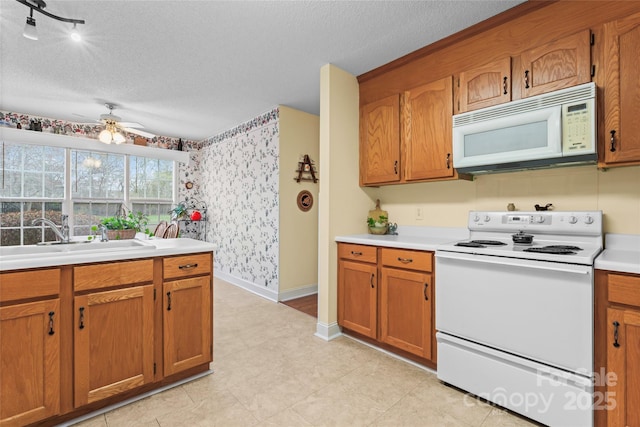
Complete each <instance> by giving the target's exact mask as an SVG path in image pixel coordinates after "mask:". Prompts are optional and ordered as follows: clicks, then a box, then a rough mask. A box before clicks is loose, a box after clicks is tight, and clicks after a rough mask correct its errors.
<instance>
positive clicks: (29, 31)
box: [22, 9, 38, 40]
mask: <svg viewBox="0 0 640 427" xmlns="http://www.w3.org/2000/svg"><path fill="white" fill-rule="evenodd" d="M31 15H32V16H27V23H26V24H24V31H23V32H22V35H23V36H25V38H28V39H29V40H38V31H37V30H36V19H35V18H34V17H33V9H31Z"/></svg>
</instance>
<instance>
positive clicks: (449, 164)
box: [446, 153, 451, 169]
mask: <svg viewBox="0 0 640 427" xmlns="http://www.w3.org/2000/svg"><path fill="white" fill-rule="evenodd" d="M446 162H447V169H451V153H447V158H446Z"/></svg>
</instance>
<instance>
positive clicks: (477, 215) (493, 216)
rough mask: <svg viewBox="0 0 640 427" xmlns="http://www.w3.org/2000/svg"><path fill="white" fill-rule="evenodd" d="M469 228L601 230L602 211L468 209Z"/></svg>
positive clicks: (564, 230)
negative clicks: (486, 210) (492, 210)
mask: <svg viewBox="0 0 640 427" xmlns="http://www.w3.org/2000/svg"><path fill="white" fill-rule="evenodd" d="M468 225H469V229H470V230H485V231H505V232H506V231H519V230H529V231H531V232H536V231H537V232H539V233H568V234H585V235H592V234H594V235H595V234H601V233H602V211H579V212H573V211H553V212H551V211H546V212H540V211H534V212H517V213H514V212H479V211H471V212H469V224H468Z"/></svg>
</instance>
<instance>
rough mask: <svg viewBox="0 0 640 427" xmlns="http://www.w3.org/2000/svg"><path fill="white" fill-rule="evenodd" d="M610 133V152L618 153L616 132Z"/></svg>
mask: <svg viewBox="0 0 640 427" xmlns="http://www.w3.org/2000/svg"><path fill="white" fill-rule="evenodd" d="M610 133H611V148H609V151H611V152H612V153H614V152H615V151H616V131H615V130H612V131H611V132H610Z"/></svg>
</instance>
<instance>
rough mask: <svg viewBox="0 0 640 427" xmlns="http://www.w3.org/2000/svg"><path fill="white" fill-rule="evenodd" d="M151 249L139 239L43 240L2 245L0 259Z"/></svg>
mask: <svg viewBox="0 0 640 427" xmlns="http://www.w3.org/2000/svg"><path fill="white" fill-rule="evenodd" d="M141 249H151V250H154V249H155V247H154V246H153V245H149V244H145V243H143V242H141V241H139V240H135V239H128V240H114V241H110V242H97V241H95V242H91V241H88V240H77V241H71V242H68V243H62V242H45V243H41V244H37V245H25V246H3V247H0V259H9V258H18V257H27V256H37V257H45V256H46V257H48V256H58V255H66V254H68V253H69V252H78V253H79V254H80V253H81V252H87V253H97V252H111V251H122V250H141Z"/></svg>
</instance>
